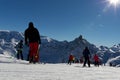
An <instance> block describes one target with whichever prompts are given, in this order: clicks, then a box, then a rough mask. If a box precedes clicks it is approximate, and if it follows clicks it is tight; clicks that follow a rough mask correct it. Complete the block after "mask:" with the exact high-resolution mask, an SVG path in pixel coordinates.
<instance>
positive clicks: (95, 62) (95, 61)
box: [93, 54, 99, 66]
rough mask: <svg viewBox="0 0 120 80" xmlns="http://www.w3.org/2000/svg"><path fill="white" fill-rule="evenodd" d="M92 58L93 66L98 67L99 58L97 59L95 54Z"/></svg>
mask: <svg viewBox="0 0 120 80" xmlns="http://www.w3.org/2000/svg"><path fill="white" fill-rule="evenodd" d="M93 58H94V64H95V66H99V57H98V55H97V54H95V55H94V57H93Z"/></svg>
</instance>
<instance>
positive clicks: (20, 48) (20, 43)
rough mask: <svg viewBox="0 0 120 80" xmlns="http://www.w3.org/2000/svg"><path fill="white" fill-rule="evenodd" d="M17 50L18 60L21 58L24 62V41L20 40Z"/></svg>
mask: <svg viewBox="0 0 120 80" xmlns="http://www.w3.org/2000/svg"><path fill="white" fill-rule="evenodd" d="M15 48H16V49H17V59H19V58H20V57H21V59H22V60H23V54H22V50H23V40H20V42H19V43H18V44H17V45H16V46H15Z"/></svg>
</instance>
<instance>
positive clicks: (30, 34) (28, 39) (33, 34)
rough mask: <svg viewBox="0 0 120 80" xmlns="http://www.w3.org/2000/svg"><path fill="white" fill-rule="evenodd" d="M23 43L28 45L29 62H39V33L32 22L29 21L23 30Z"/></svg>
mask: <svg viewBox="0 0 120 80" xmlns="http://www.w3.org/2000/svg"><path fill="white" fill-rule="evenodd" d="M24 34H25V44H26V45H29V49H30V51H29V63H36V62H39V53H38V50H39V44H41V39H40V34H39V32H38V30H37V29H36V28H35V27H34V25H33V22H29V25H28V28H27V29H26V30H25V33H24Z"/></svg>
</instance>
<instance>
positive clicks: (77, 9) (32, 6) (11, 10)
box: [0, 0, 120, 46]
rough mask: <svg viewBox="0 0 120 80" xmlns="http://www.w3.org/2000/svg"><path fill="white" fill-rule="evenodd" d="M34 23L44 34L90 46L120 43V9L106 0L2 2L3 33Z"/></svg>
mask: <svg viewBox="0 0 120 80" xmlns="http://www.w3.org/2000/svg"><path fill="white" fill-rule="evenodd" d="M30 21H32V22H33V23H34V25H35V27H36V28H37V29H38V30H39V31H40V34H41V35H44V36H49V37H51V38H53V39H56V40H59V41H63V40H68V41H72V40H74V38H76V37H78V36H79V35H83V37H84V38H85V39H87V40H88V41H89V42H90V43H93V44H96V45H105V46H112V45H114V44H118V43H120V8H119V6H117V8H115V7H114V6H113V5H110V6H109V4H108V2H106V1H105V0H0V30H11V31H19V32H24V30H25V29H26V28H27V27H28V23H29V22H30Z"/></svg>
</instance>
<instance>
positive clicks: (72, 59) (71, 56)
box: [68, 54, 74, 65]
mask: <svg viewBox="0 0 120 80" xmlns="http://www.w3.org/2000/svg"><path fill="white" fill-rule="evenodd" d="M72 62H74V56H73V55H72V54H70V56H69V60H68V64H70V65H71V63H72Z"/></svg>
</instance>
